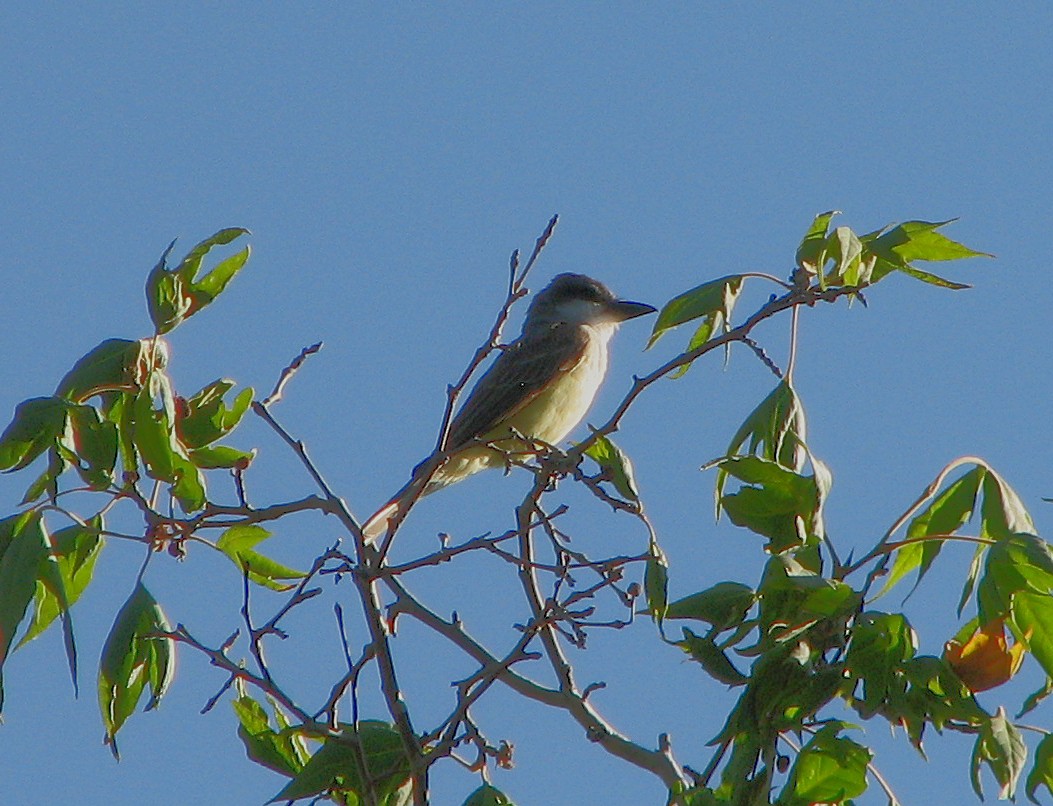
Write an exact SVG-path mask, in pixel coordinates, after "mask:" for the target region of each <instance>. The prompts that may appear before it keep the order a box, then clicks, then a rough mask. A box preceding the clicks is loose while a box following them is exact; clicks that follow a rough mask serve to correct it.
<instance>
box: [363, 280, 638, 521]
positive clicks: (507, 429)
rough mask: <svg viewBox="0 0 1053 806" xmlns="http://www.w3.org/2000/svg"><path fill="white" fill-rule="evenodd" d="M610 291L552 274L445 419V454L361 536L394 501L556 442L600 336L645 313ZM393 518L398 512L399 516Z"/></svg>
mask: <svg viewBox="0 0 1053 806" xmlns="http://www.w3.org/2000/svg"><path fill="white" fill-rule="evenodd" d="M654 311H655V309H654V308H653V307H651V306H650V305H645V304H643V303H642V302H629V301H627V300H621V299H618V298H616V297H615V296H614V294H612V293H611V292H610V290H609V289H608V288H607V287H606V286H605V285H603V283H600V282H598V281H596V280H593V279H592V278H591V277H586V276H585V275H584V274H560V275H558V276H557V277H555V278H554V279H553V280H552V282H551V283H549V285H548V286H547V287H546V288H545V289H544V290H542V291H541V292H539V293H538V294H537V295H536V296H535V297H534V300H533V302H532V303H531V305H530V308H529V309H528V310H527V314H526V319H525V320H524V322H523V333H522V335H520V337H519V338H518V339H516V340H515V341H514V342H513V343H512V344H510V345H508V346H507V347H504V348H502V350H501V354H500V355H499V356H498V358H497V360H496V361H494V363H493V366H491V367H490V369H488V370H487V371H486V373H485V374H484V375H483V376H482V377H481V378H480V379H479V382H478V383H477V384H476V385H475V388H474V389H472V391H471V393H470V394H469V395H468V399H467V400H465V402H464V405H463V406H461V408H460V410H459V411H458V412H457V415H456V416H455V417H454V418H453V422H452V423H451V424H450V429H449V434H448V437H447V440H446V454H447V458H446V460H445V461H444V462H443V463H442V464H441V465H440V466H439V467H438V468H437V469H436V470H435V471H434V472H433V473H432V475H431V478H424V475H426V470H425V468H426V467H427V466H428V465H429V462H427V461H425V462H422V463H421V464H420V465H418V466H417V467H416V468H415V469H414V472H413V478H411V479H410V481H409V483H408V484H407V485H406V486H405V487H403V488H402V489H401V490H399V492H398V493H397V494H396V495H395V496H394V497H393V498H392V499H391V500H390V501H388V503H386V504H385V505H384V506H383V507H381V508H380V509H379V510H378V511H377V513H376V514H375V515H373V516H372V517H371V518H370V519H369V520H368V521H366V523H365V525H364V526H363V527H362V532H363V535H364V536H365V538H366V540H375V539H376V538H377V537H379V536H380V535H382V534H384V533H385V532H386V531H387V529H388V528H389V523H390V522H391V521H392V519H393V518H394V517H395V516H396V514H398V512H399V507H400V506H404V507H405V506H409V505H410V504H411V503H412V501H413V500H415V498H418V497H420V496H422V495H428V494H429V493H432V492H434V491H435V490H439V489H441V488H443V487H446V486H447V485H450V484H454V483H456V482H458V481H461V480H462V479H464V478H467V477H468V476H470V475H472V474H473V473H478V472H479V471H480V470H485V469H487V468H490V467H501V468H504V467H508V464H509V458H510V455H514V454H520V455H522V454H524V453H526V454H536V453H538V451H539V449H541V450H543V449H544V446H547V445H556V444H558V443H559V442H562V441H563V440H564V439H565V438H566V437H567V435H568V434H569V433H570V432H571V431H572V430H573V429H574V427H575V426H576V425H577V424H578V423H580V422H581V421H582V419H583V418H584V417H585V414H586V412H588V410H589V407H590V406H591V405H592V401H593V399H594V398H595V397H596V393H597V392H598V391H599V388H600V385H601V384H602V383H603V377H604V375H606V374H607V343H608V342H609V341H610V339H611V336H613V335H614V331H615V330H617V329H618V325H620V324H621V323H622V322H625V321H626V320H628V319H635V318H636V317H637V316H643V315H644V314H648V313H653V312H654ZM400 520H401V518H400Z"/></svg>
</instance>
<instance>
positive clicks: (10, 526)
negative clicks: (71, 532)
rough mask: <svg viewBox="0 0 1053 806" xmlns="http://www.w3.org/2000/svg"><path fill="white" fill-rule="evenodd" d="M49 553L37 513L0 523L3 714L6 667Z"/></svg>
mask: <svg viewBox="0 0 1053 806" xmlns="http://www.w3.org/2000/svg"><path fill="white" fill-rule="evenodd" d="M47 551H48V543H47V536H46V534H45V532H44V523H43V521H42V520H41V517H40V513H39V512H37V511H36V510H30V511H29V512H23V513H21V514H19V515H12V516H10V517H7V518H4V519H3V520H0V710H2V708H3V665H4V662H5V661H6V660H7V656H8V652H9V651H10V649H11V644H12V642H13V641H14V637H15V631H16V630H17V629H18V625H19V624H21V622H22V619H23V618H25V615H26V609H27V608H28V607H29V603H30V602H31V601H32V600H33V593H34V591H35V590H36V584H37V573H38V570H39V568H40V564H41V562H43V561H44V560H45V559H46V557H47Z"/></svg>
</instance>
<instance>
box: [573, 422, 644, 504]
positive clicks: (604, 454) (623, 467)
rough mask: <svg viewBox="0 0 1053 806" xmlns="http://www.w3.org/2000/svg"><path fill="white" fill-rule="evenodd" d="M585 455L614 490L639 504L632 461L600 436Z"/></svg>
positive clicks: (608, 440) (623, 452)
mask: <svg viewBox="0 0 1053 806" xmlns="http://www.w3.org/2000/svg"><path fill="white" fill-rule="evenodd" d="M585 454H586V456H589V457H590V458H592V459H593V460H594V461H595V462H596V464H598V465H599V466H600V469H601V470H602V471H604V473H605V474H606V475H607V477H608V478H609V479H610V481H611V484H613V485H614V489H616V490H617V491H618V492H619V493H620V494H621V495H622V496H623V497H625V498H627V499H628V500H630V501H634V502H639V500H640V491H639V489H637V487H636V475H635V474H634V473H633V463H632V460H631V459H630V458H629V455H628V454H627V453H625V451H623V450H622V449H621V448H619V447H618V446H617V445H616V444H614V441H613V440H611V439H609V438H608V437H605V436H602V435H601V436H599V437H597V438H596V440H595V441H594V442H593V443H592V444H591V445H590V446H589V447H588V448H587V449H586V451H585Z"/></svg>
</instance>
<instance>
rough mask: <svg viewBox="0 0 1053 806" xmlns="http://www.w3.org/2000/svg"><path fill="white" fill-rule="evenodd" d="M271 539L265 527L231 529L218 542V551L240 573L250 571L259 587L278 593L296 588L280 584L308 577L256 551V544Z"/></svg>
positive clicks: (252, 578) (252, 525)
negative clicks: (284, 581) (228, 559)
mask: <svg viewBox="0 0 1053 806" xmlns="http://www.w3.org/2000/svg"><path fill="white" fill-rule="evenodd" d="M270 536H271V533H270V532H268V531H267V530H266V529H264V528H263V527H262V526H256V525H254V524H243V525H238V526H231V527H230V528H229V529H227V530H226V531H225V532H224V533H223V534H222V535H221V536H220V538H219V540H217V541H216V548H218V549H219V550H220V551H222V552H223V553H224V554H225V555H226V556H227V557H229V558H230V560H231V562H233V563H234V565H236V566H237V568H238V571H239V572H241V573H244V572H245V569H246V567H247V568H248V574H249V579H250V580H252V581H253V582H255V583H256V584H257V585H263V586H264V587H267V588H270V589H271V590H276V591H285V590H289V589H290V588H292V587H293V585H291V584H289V583H283V582H280V581H279V580H291V579H303V578H304V577H305V576H307V574H305V573H304V572H303V571H297V570H296V569H295V568H289V567H288V566H285V565H282V564H281V563H279V562H275V561H274V560H272V559H271V558H270V557H265V556H263V555H262V554H259V553H257V552H256V551H254V550H253V547H254V546H256V544H258V543H260V542H261V541H263V540H266V539H267V538H268V537H270Z"/></svg>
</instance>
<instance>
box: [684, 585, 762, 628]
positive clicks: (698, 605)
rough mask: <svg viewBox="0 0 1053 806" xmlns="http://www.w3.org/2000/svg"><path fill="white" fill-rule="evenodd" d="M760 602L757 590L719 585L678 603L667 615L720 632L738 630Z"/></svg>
mask: <svg viewBox="0 0 1053 806" xmlns="http://www.w3.org/2000/svg"><path fill="white" fill-rule="evenodd" d="M756 601H757V594H756V593H754V592H753V589H752V588H750V587H749V586H747V585H743V584H742V583H740V582H718V583H717V584H716V585H713V586H712V587H710V588H706V590H704V591H699V592H698V593H693V594H691V595H690V596H685V597H684V598H683V599H677V600H676V601H675V602H673V603H672V604H671V605H669V607H668V608H667V609H666V611H665V617H666V618H667V619H696V620H698V621H704V622H706V623H708V624H712V625H713V626H714V627H715V628H716V629H717V630H718V631H723V630H727V629H730V628H732V627H736V626H738V625H739V624H741V623H742V621H743V620H744V619H745V618H746V613H748V612H749V610H750V608H751V607H753V605H754V603H755V602H756Z"/></svg>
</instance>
